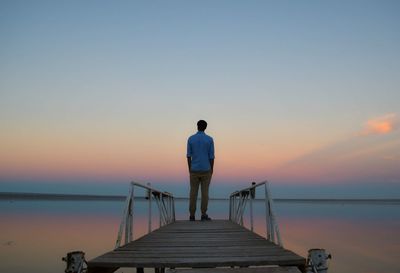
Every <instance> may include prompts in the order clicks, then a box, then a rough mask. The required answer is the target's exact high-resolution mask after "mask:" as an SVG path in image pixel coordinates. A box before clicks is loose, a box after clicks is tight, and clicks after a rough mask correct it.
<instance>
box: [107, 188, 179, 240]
mask: <svg viewBox="0 0 400 273" xmlns="http://www.w3.org/2000/svg"><path fill="white" fill-rule="evenodd" d="M135 187H139V188H142V189H145V190H147V194H146V199H147V200H148V204H149V207H148V218H149V219H148V233H150V232H151V230H152V209H151V208H152V200H153V199H154V200H155V202H156V204H157V207H158V211H159V216H160V222H159V226H160V227H161V226H164V225H167V224H170V223H172V222H174V221H175V201H174V196H173V195H172V194H171V193H169V192H161V191H159V190H156V189H154V188H152V187H151V186H150V183H148V184H147V185H142V184H140V183H137V182H131V183H130V187H129V193H128V196H127V197H126V200H125V206H124V212H123V215H122V220H121V223H120V225H119V230H118V236H117V241H116V243H115V248H118V247H120V246H121V241H122V234H123V233H125V244H127V243H129V242H131V241H132V240H133V216H134V213H133V208H134V201H135ZM124 228H125V232H124Z"/></svg>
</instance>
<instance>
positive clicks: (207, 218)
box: [201, 214, 211, 221]
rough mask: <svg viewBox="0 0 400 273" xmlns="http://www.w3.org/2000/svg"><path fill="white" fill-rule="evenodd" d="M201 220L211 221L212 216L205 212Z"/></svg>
mask: <svg viewBox="0 0 400 273" xmlns="http://www.w3.org/2000/svg"><path fill="white" fill-rule="evenodd" d="M201 221H211V218H210V217H208V215H207V214H203V215H202V216H201Z"/></svg>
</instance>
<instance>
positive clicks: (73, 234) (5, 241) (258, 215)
mask: <svg viewBox="0 0 400 273" xmlns="http://www.w3.org/2000/svg"><path fill="white" fill-rule="evenodd" d="M254 205H255V221H254V224H255V231H256V232H257V233H259V234H261V235H263V236H265V223H264V218H263V215H262V213H263V212H262V209H263V207H262V206H263V203H262V202H258V201H257V202H255V204H254ZM123 206H124V203H123V202H113V201H40V200H39V201H29V200H26V201H6V200H2V201H0V219H1V221H0V258H1V263H0V272H8V273H23V272H41V273H47V272H49V273H50V272H51V273H54V272H64V269H65V264H64V263H63V262H62V261H61V257H63V256H65V254H66V253H67V252H69V251H72V250H83V251H84V252H85V253H86V258H87V259H91V258H92V257H95V256H98V255H100V254H102V253H104V252H106V251H108V250H110V249H111V248H112V247H113V246H114V244H115V239H116V235H117V232H118V226H119V223H120V220H121V216H122V210H123ZM187 206H188V203H187V201H185V200H181V201H179V200H177V201H176V214H177V219H186V218H187ZM275 209H276V214H277V220H278V223H279V226H280V231H281V235H282V239H283V243H284V246H285V247H286V248H289V249H291V250H293V251H295V252H297V253H298V254H300V255H303V256H306V254H307V250H308V249H309V248H314V247H321V248H326V249H327V250H328V251H329V252H330V253H332V255H333V260H332V261H331V264H330V270H329V272H330V273H349V272H361V273H363V272H375V273H397V272H400V266H399V263H398V261H399V259H400V254H399V253H400V232H399V230H400V205H396V204H393V205H390V204H373V205H368V204H342V203H337V202H333V203H323V204H321V203H312V202H309V203H292V202H290V203H282V202H275ZM228 210H229V203H228V200H226V201H211V202H210V210H209V214H210V216H212V217H213V218H227V217H228ZM135 213H136V217H135V222H134V231H135V234H134V237H135V238H138V237H140V236H142V235H144V234H146V233H147V222H148V221H147V218H146V216H147V203H144V202H143V201H138V202H137V203H136V208H135ZM153 223H154V225H153V227H154V228H156V227H157V223H158V217H157V215H154V219H153ZM245 224H246V219H245ZM123 271H124V272H127V271H126V270H123Z"/></svg>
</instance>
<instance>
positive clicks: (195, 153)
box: [186, 131, 215, 172]
mask: <svg viewBox="0 0 400 273" xmlns="http://www.w3.org/2000/svg"><path fill="white" fill-rule="evenodd" d="M186 156H187V157H190V158H191V159H192V163H191V166H190V170H191V171H193V172H206V171H209V170H211V166H210V160H211V159H214V158H215V155H214V140H213V139H212V137H210V136H208V135H206V134H205V133H204V132H202V131H198V132H197V133H196V134H194V135H192V136H191V137H189V139H188V142H187V154H186Z"/></svg>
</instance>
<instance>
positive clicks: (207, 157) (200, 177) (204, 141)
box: [186, 120, 215, 221]
mask: <svg viewBox="0 0 400 273" xmlns="http://www.w3.org/2000/svg"><path fill="white" fill-rule="evenodd" d="M206 128H207V122H206V121H204V120H199V121H198V122H197V130H198V132H197V133H196V134H194V135H192V136H191V137H189V139H188V142H187V154H186V157H187V162H188V167H189V173H190V202H189V213H190V217H189V219H190V221H195V214H196V203H197V194H198V191H199V186H201V220H202V221H208V220H211V218H210V217H208V215H207V207H208V187H209V185H210V181H211V176H212V174H213V170H214V157H215V156H214V140H213V139H212V137H210V136H208V135H206V134H205V133H204V131H205V130H206Z"/></svg>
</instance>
